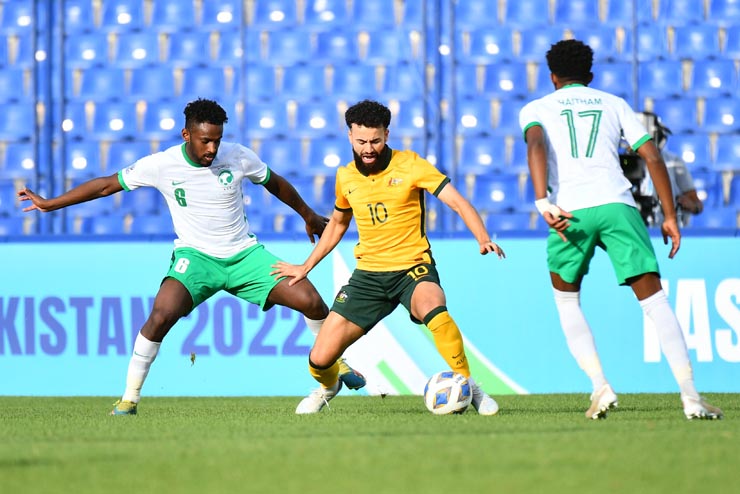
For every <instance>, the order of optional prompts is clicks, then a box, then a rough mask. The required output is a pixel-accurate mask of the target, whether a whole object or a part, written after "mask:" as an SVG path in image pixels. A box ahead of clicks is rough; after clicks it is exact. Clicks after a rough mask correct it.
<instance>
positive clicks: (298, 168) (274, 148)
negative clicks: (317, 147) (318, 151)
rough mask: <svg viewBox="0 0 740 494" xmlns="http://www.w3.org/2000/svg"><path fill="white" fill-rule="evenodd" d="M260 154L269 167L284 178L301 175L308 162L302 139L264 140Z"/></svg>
mask: <svg viewBox="0 0 740 494" xmlns="http://www.w3.org/2000/svg"><path fill="white" fill-rule="evenodd" d="M258 154H259V157H260V159H261V160H262V161H264V162H265V163H266V164H267V166H269V167H270V168H271V169H272V170H275V171H276V172H277V173H278V174H280V175H283V176H292V175H299V174H301V173H303V171H304V169H305V164H306V160H305V159H304V152H303V142H302V141H301V140H300V139H291V138H288V139H264V140H262V141H261V143H260V148H259V153H258Z"/></svg>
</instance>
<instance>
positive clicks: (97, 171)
mask: <svg viewBox="0 0 740 494" xmlns="http://www.w3.org/2000/svg"><path fill="white" fill-rule="evenodd" d="M64 152H65V159H64V176H65V178H68V179H72V180H89V179H91V178H95V177H99V176H102V175H105V172H104V171H103V169H102V166H103V161H102V159H101V155H100V143H99V142H98V141H92V140H68V141H66V142H65V143H64ZM111 173H113V172H112V171H111ZM111 173H108V175H110V174H111Z"/></svg>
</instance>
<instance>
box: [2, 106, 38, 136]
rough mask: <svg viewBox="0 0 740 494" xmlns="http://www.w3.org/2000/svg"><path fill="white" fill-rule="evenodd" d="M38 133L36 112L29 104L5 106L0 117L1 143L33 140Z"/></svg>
mask: <svg viewBox="0 0 740 494" xmlns="http://www.w3.org/2000/svg"><path fill="white" fill-rule="evenodd" d="M35 132H36V111H35V109H34V105H32V104H28V103H8V104H5V105H3V111H2V114H1V115H0V141H21V140H25V139H31V138H32V137H33V135H34V133H35Z"/></svg>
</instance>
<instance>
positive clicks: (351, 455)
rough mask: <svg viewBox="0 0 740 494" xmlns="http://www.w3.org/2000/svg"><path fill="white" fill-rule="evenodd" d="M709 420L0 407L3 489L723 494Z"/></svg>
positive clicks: (673, 400) (576, 413)
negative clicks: (127, 413)
mask: <svg viewBox="0 0 740 494" xmlns="http://www.w3.org/2000/svg"><path fill="white" fill-rule="evenodd" d="M706 396H707V398H708V399H709V400H710V401H711V403H713V404H716V405H717V406H719V407H721V408H722V409H723V410H724V412H725V419H724V420H721V421H688V420H686V419H685V418H684V416H683V413H682V411H681V407H680V404H679V398H678V394H621V395H620V396H619V402H620V406H619V408H618V409H617V410H615V411H613V412H611V413H610V414H609V417H608V418H607V419H606V420H601V421H589V420H586V419H585V418H584V416H583V412H584V410H585V408H587V406H588V397H587V396H586V395H582V394H579V395H575V394H557V395H524V396H501V397H497V400H498V401H499V404H500V405H501V412H500V414H499V415H497V416H494V417H481V416H478V415H477V414H475V412H474V411H473V410H472V409H470V410H469V411H468V412H467V413H465V414H463V415H458V416H435V415H432V414H431V413H429V412H427V410H426V409H425V408H424V405H423V403H422V399H421V397H418V396H387V397H385V398H380V397H377V396H373V397H370V396H364V397H358V396H351V395H350V396H341V395H340V396H339V397H337V398H336V399H335V400H334V401H332V402H331V409H328V410H327V409H325V410H324V411H322V412H321V413H320V414H317V415H312V416H297V415H295V414H294V413H293V412H294V410H295V406H296V404H297V403H298V401H299V398H295V397H268V398H255V397H249V398H149V397H145V398H144V399H143V400H142V402H141V404H140V407H139V415H138V416H132V417H111V416H108V415H107V413H108V412H109V411H110V409H111V404H112V403H113V401H114V399H112V398H104V397H103V398H101V397H93V398H90V397H84V398H37V397H0V490H2V492H5V493H15V492H22V493H24V494H32V493H113V492H131V493H137V494H144V493H158V494H163V493H178V494H179V493H183V494H188V493H197V494H212V493H222V492H223V493H227V492H228V493H242V492H248V493H302V494H311V493H339V494H364V493H368V494H379V493H401V494H406V493H445V494H448V493H453V492H490V493H507V494H508V493H529V492H531V493H573V492H581V493H591V492H594V493H596V492H598V493H612V492H613V493H666V494H668V493H670V494H678V493H696V492H712V493H724V492H736V491H737V489H738V487H737V482H738V480H737V473H736V472H737V470H736V469H737V461H738V458H740V394H707V395H706Z"/></svg>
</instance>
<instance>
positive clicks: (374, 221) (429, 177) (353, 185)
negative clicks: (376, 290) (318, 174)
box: [334, 150, 450, 271]
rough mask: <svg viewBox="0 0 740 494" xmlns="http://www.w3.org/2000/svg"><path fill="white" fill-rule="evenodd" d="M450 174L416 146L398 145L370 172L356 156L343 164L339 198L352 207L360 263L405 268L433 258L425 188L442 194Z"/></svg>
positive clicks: (343, 206) (373, 268) (361, 265)
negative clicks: (383, 164)
mask: <svg viewBox="0 0 740 494" xmlns="http://www.w3.org/2000/svg"><path fill="white" fill-rule="evenodd" d="M449 181H450V179H449V178H448V177H447V176H445V175H444V174H443V173H441V172H440V171H439V170H437V169H436V168H435V167H434V166H433V165H432V164H431V163H429V162H428V161H427V160H425V159H424V158H422V157H420V156H419V155H418V154H416V153H415V152H413V151H408V150H406V151H396V150H392V154H391V158H390V162H389V163H388V166H387V167H386V168H385V169H383V170H382V171H380V172H379V173H376V174H370V175H367V174H364V173H362V171H361V170H359V169H358V168H357V165H356V163H355V162H354V161H353V162H351V163H349V164H347V165H346V166H343V167H341V168H339V169H337V176H336V196H337V198H336V203H335V206H334V207H335V208H336V209H338V210H340V211H349V210H352V214H353V215H354V218H355V222H356V224H357V233H358V235H359V242H358V243H357V245H356V246H355V251H354V253H355V258H356V259H357V268H358V269H363V270H366V271H402V270H406V269H408V268H410V267H413V266H415V265H417V264H420V263H428V262H431V261H432V257H431V246H430V245H429V239H428V238H427V234H426V226H425V216H426V209H425V205H424V191H428V192H429V193H431V194H433V195H434V196H436V195H437V194H439V193H440V191H441V190H442V189H443V188H444V186H445V185H447V183H448V182H449Z"/></svg>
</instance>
